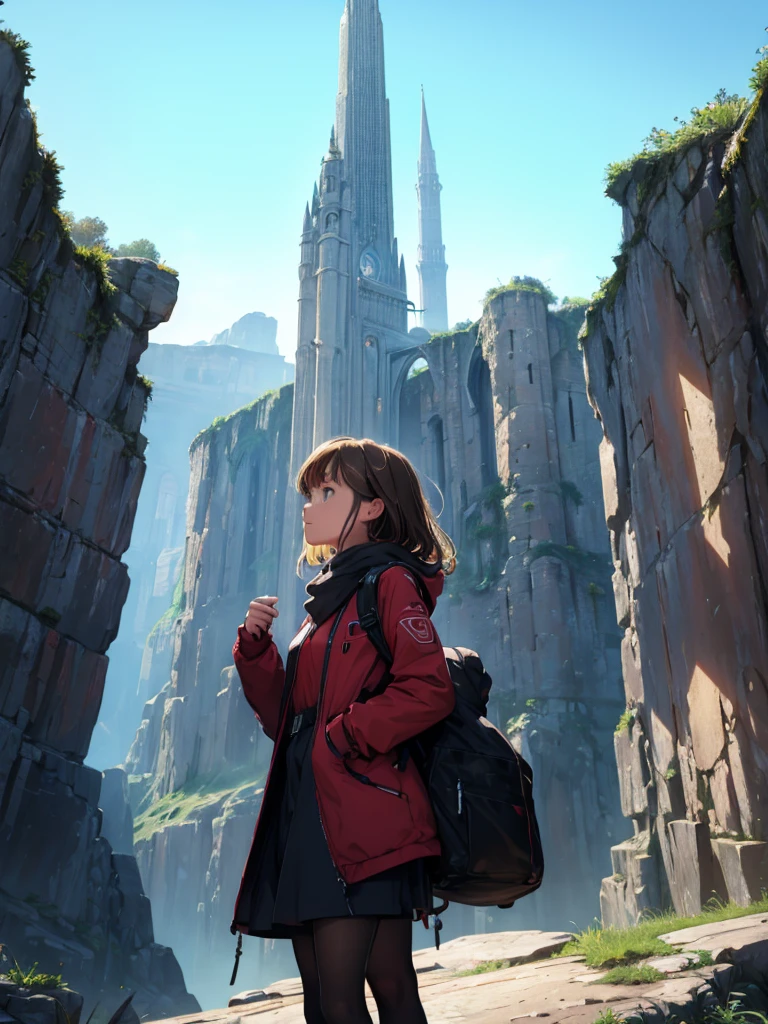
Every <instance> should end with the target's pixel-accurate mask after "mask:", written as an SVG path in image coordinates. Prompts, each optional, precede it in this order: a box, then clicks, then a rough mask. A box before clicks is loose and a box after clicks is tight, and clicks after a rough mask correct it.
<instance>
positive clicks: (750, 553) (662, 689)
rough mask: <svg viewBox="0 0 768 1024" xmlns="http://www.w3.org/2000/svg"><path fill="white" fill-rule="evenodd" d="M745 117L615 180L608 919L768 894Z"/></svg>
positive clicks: (596, 336)
mask: <svg viewBox="0 0 768 1024" xmlns="http://www.w3.org/2000/svg"><path fill="white" fill-rule="evenodd" d="M765 77H766V75H765V74H763V80H765ZM756 84H758V85H759V82H757V83H756ZM734 107H735V109H734V110H733V111H732V112H733V114H734V118H733V120H735V121H737V126H736V130H735V131H734V127H733V124H731V125H728V124H727V121H726V117H727V115H728V109H726V108H725V107H721V108H720V109H717V108H714V107H713V108H712V109H714V111H715V113H714V114H712V116H711V118H710V123H709V125H708V126H707V125H704V129H706V130H702V131H701V132H699V133H698V137H696V136H695V134H694V133H693V132H692V131H691V129H690V128H688V129H687V130H686V132H683V133H680V134H679V135H678V136H677V137H676V140H673V142H672V143H671V144H666V145H663V146H662V147H660V148H659V150H658V151H656V152H652V153H650V154H649V153H646V154H645V155H644V156H643V157H642V158H641V159H638V160H637V161H635V162H634V163H633V162H628V164H627V165H626V166H625V167H624V169H623V170H621V173H619V174H618V175H615V176H614V180H613V183H612V185H611V188H610V192H609V194H610V195H611V196H612V197H613V198H614V199H615V200H616V201H617V202H619V203H620V204H621V206H622V209H623V215H624V240H625V241H624V245H623V247H622V252H621V255H620V256H619V257H618V258H617V267H618V269H617V273H616V275H615V276H614V277H613V278H612V279H611V281H609V282H607V284H606V286H605V289H604V295H603V297H602V299H601V301H600V302H599V303H597V304H596V305H595V306H594V307H593V308H592V310H591V311H590V313H589V316H588V321H587V323H588V327H587V331H586V337H585V338H584V354H585V358H586V365H587V368H588V387H589V394H590V398H591V401H592V403H593V405H594V408H595V410H596V412H597V413H598V415H599V417H600V421H601V423H602V428H603V433H604V437H603V441H602V443H601V466H602V475H603V487H604V494H605V506H606V517H607V523H608V527H609V531H610V537H611V547H612V552H613V560H614V566H615V573H614V577H613V587H614V592H615V596H616V608H617V614H618V619H619V622H620V624H621V626H622V627H624V630H625V635H624V640H623V644H622V658H623V668H624V684H625V690H626V698H627V711H626V713H625V715H624V716H623V719H622V721H621V723H620V726H619V728H618V730H617V733H616V737H615V749H616V756H617V760H618V765H619V776H620V782H621V790H622V806H623V811H624V814H625V815H626V816H627V817H629V818H631V819H632V824H633V835H632V837H631V838H630V839H628V840H627V841H626V842H624V843H621V844H619V845H617V846H615V847H614V848H613V851H612V856H613V868H614V874H613V876H612V877H611V878H607V879H606V880H605V881H604V882H603V888H602V895H601V901H602V910H603V918H604V921H605V922H606V923H613V924H623V923H624V922H626V921H627V920H634V919H635V918H636V917H637V915H638V913H639V912H641V911H642V910H644V909H646V908H648V907H659V906H663V905H665V904H667V903H668V902H669V901H670V900H671V902H672V903H673V904H674V907H675V909H676V910H678V911H679V912H680V913H693V912H694V911H696V910H698V908H699V907H700V906H701V904H702V902H704V901H706V900H707V899H708V898H709V897H710V896H711V895H712V894H713V893H716V894H718V895H719V896H721V897H722V898H731V899H733V900H736V901H738V902H746V901H748V900H749V898H750V897H753V898H754V897H756V896H758V895H759V893H760V889H761V888H765V887H766V885H768V842H767V841H766V840H768V833H767V832H766V828H767V825H766V812H765V802H766V794H768V619H767V616H768V590H767V586H768V525H767V524H766V518H765V516H766V509H768V479H766V453H767V452H768V396H767V394H766V370H768V349H767V348H766V328H767V327H768V302H767V300H768V163H767V162H766V153H767V152H768V97H767V96H765V95H764V94H761V95H759V96H758V98H757V99H756V100H755V101H754V103H753V104H752V105H751V106H750V107H749V108H748V109H747V110H745V111H743V108H742V106H739V105H734V104H733V103H731V108H734ZM715 115H718V116H719V118H720V122H721V124H722V127H720V128H718V127H717V124H716V123H715V121H714V119H715ZM706 116H707V117H709V115H706ZM699 122H701V119H699Z"/></svg>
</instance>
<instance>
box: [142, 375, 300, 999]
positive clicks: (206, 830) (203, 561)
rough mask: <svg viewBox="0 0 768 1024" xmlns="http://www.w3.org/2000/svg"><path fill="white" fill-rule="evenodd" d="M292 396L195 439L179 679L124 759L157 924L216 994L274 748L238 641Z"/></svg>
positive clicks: (277, 502) (256, 577)
mask: <svg viewBox="0 0 768 1024" xmlns="http://www.w3.org/2000/svg"><path fill="white" fill-rule="evenodd" d="M292 400H293V388H292V386H291V385H287V386H286V387H284V388H283V389H282V390H281V391H280V392H278V393H276V394H273V395H270V396H267V397H265V398H264V399H262V400H260V401H258V402H256V403H254V404H253V405H252V406H250V407H248V408H246V409H243V410H241V411H239V412H237V413H235V414H233V415H232V416H230V417H228V418H227V419H226V420H224V421H223V422H222V423H219V424H217V425H216V426H214V427H212V428H210V429H208V430H206V431H204V432H203V433H202V434H201V435H200V436H199V437H198V438H196V439H195V441H194V442H193V444H192V447H191V449H190V458H191V467H192V469H191V485H190V502H189V507H188V518H187V543H186V555H185V562H184V570H183V576H182V580H183V582H182V586H181V596H180V600H179V604H178V607H177V608H176V609H175V615H176V617H175V620H174V625H173V626H172V627H171V632H172V643H173V655H172V669H171V674H170V679H168V680H167V682H166V684H165V686H164V687H163V689H162V690H161V691H160V693H159V694H157V695H156V696H155V697H153V698H152V699H150V700H149V701H148V702H147V704H146V707H145V711H144V717H143V720H142V723H141V726H140V728H139V731H138V733H137V735H136V739H135V741H134V744H133V746H132V747H131V750H130V753H129V755H128V758H127V760H126V765H125V767H126V770H127V772H128V773H129V790H130V794H131V795H130V799H131V804H132V806H133V809H134V812H135V814H136V822H135V840H136V846H135V849H136V857H137V860H138V862H139V866H140V869H141V875H142V878H143V880H144V884H145V887H146V891H147V894H148V896H149V897H150V899H151V900H152V901H153V907H154V908H155V914H156V919H157V921H158V935H159V937H160V938H161V939H162V940H163V941H170V940H173V942H174V943H175V944H176V952H177V955H178V956H179V958H180V961H181V963H182V964H183V965H184V967H185V969H187V970H188V971H192V972H193V973H194V977H195V978H196V979H198V983H199V985H200V988H201V990H203V989H204V991H205V993H206V1001H207V1002H209V1003H211V1005H214V1004H215V1005H223V1004H222V1003H221V1000H222V999H224V1000H226V999H227V998H228V997H229V995H231V992H230V991H229V989H228V986H227V982H228V980H229V972H230V970H231V966H232V952H233V949H234V940H232V939H231V935H230V933H229V925H230V922H231V920H232V910H233V908H234V902H235V897H236V895H237V889H238V886H239V884H240V876H241V872H242V869H243V866H244V864H245V859H246V856H247V853H248V849H249V845H250V840H251V837H252V834H253V828H254V825H255V822H256V817H257V814H258V809H259V806H260V803H261V793H262V788H263V784H264V776H265V774H266V769H267V767H268V764H269V757H270V755H271V747H272V744H271V743H270V742H269V741H268V740H267V739H266V737H265V736H264V735H263V733H262V732H261V729H260V727H259V726H258V724H257V722H256V721H255V718H254V715H253V712H252V711H251V709H250V708H249V706H248V704H247V703H246V701H245V698H244V696H243V693H242V687H241V685H240V680H239V678H238V676H237V673H236V672H235V670H234V668H233V667H232V645H233V643H234V641H235V639H236V635H237V626H238V624H239V623H241V622H242V621H243V619H244V618H245V613H246V611H247V609H248V604H249V602H250V601H251V600H252V599H253V598H254V597H255V596H256V595H257V594H260V593H274V591H275V586H276V581H277V567H278V564H279V558H280V547H281V535H282V519H281V518H280V516H279V514H278V513H277V509H278V508H281V507H282V505H283V502H284V498H285V491H286V488H287V486H288V464H289V456H290V444H291V439H290V427H291V404H292ZM160 922H162V924H161V923H160ZM230 940H231V941H230ZM253 945H254V947H255V946H256V945H257V944H256V943H254V944H253ZM283 945H288V944H283ZM258 947H259V948H258V951H257V950H255V949H254V952H257V953H258V955H262V954H263V952H264V951H263V943H258ZM281 952H282V953H285V954H286V957H288V959H282V960H277V959H275V964H274V969H273V977H277V976H279V975H280V973H281V972H283V971H285V970H286V968H289V973H290V970H294V969H295V965H294V966H291V965H290V950H281ZM251 969H252V968H251Z"/></svg>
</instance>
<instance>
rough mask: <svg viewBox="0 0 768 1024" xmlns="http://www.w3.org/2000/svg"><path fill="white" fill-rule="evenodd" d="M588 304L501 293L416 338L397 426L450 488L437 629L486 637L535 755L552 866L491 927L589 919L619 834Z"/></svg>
mask: <svg viewBox="0 0 768 1024" xmlns="http://www.w3.org/2000/svg"><path fill="white" fill-rule="evenodd" d="M582 317H583V309H582V310H578V309H570V310H568V309H566V310H565V311H564V312H563V313H562V314H554V313H551V312H548V310H547V302H546V297H545V296H544V295H543V294H541V293H540V292H538V291H535V290H526V289H525V288H514V287H510V288H509V289H504V290H500V292H499V294H496V295H493V293H491V297H490V298H489V301H488V302H487V304H486V307H485V311H484V315H483V318H482V320H481V321H480V323H479V324H478V325H477V326H476V327H474V328H473V329H471V330H469V331H465V332H460V333H457V334H448V335H443V336H437V337H435V338H433V339H432V340H431V341H430V342H428V343H427V344H424V345H423V346H422V348H421V350H420V354H421V355H422V356H423V358H424V359H425V360H426V362H427V368H424V369H423V370H422V371H421V372H418V373H416V374H415V375H414V376H412V377H410V378H408V379H407V380H406V382H405V384H404V386H403V389H402V392H401V396H400V409H399V412H400V422H399V431H400V434H399V443H400V445H401V446H402V449H403V451H405V452H406V454H408V455H409V457H411V458H412V459H413V461H414V464H415V465H416V466H417V467H418V468H419V470H420V471H421V472H422V478H423V479H424V480H425V481H428V482H429V481H432V482H433V483H431V484H428V486H431V487H433V489H434V484H437V486H438V487H439V488H440V490H441V491H442V492H443V495H444V499H445V509H444V512H443V516H442V518H441V522H442V523H443V524H444V525H445V526H446V529H447V530H448V532H449V533H450V534H451V536H452V537H453V539H454V542H455V543H456V545H457V547H458V551H459V562H458V567H457V570H456V572H455V574H454V575H453V576H451V577H449V578H448V581H447V585H446V593H445V596H444V597H442V598H441V599H440V601H439V602H438V607H437V611H436V614H435V623H436V626H437V629H438V631H439V633H440V636H441V639H442V640H443V643H445V644H451V643H459V644H462V645H464V646H468V647H473V648H475V649H476V650H478V651H479V652H480V653H481V655H482V657H483V661H484V663H485V664H486V666H487V668H488V670H489V672H490V673H491V675H492V677H493V680H494V684H493V690H492V691H491V694H492V696H491V714H492V717H493V718H494V720H495V722H496V724H497V725H499V727H500V728H502V729H503V730H508V731H509V733H510V734H511V735H512V736H513V737H514V741H515V743H516V744H517V745H518V747H519V748H520V749H521V750H522V752H523V753H524V755H525V757H526V758H527V759H528V760H529V761H530V763H531V765H532V767H533V769H534V779H535V791H536V795H537V800H538V804H537V812H538V817H539V822H540V825H541V828H542V840H543V842H544V847H545V852H546V856H547V864H548V874H547V884H546V886H544V887H543V889H542V891H541V892H540V893H537V894H535V895H534V896H532V897H530V898H528V899H526V900H524V901H522V902H521V903H520V904H519V906H516V907H515V908H514V909H513V910H512V911H509V912H507V913H502V912H501V911H498V910H492V911H490V912H489V914H488V918H490V920H488V919H487V918H486V913H485V911H481V912H480V913H479V914H478V915H477V921H476V922H474V924H475V926H476V927H478V928H480V929H483V930H484V929H485V928H494V929H498V928H510V927H542V928H548V927H557V926H558V925H559V924H562V920H563V918H564V917H566V916H567V920H569V921H577V922H580V923H582V924H583V925H584V926H586V925H587V924H589V922H590V921H591V920H592V919H593V918H594V916H595V914H596V913H597V911H598V903H597V888H598V879H599V877H600V874H601V872H602V871H605V870H607V869H608V867H609V859H608V854H607V847H608V846H609V844H610V843H611V842H612V841H614V840H615V838H616V837H617V836H618V835H619V834H620V832H619V830H620V827H621V812H620V805H619V796H618V785H617V781H616V776H615V769H614V766H613V763H612V758H611V756H610V750H611V746H612V737H613V730H614V726H615V724H616V720H617V719H618V717H619V715H620V714H621V711H622V708H623V700H622V694H621V662H620V651H619V646H620V633H619V631H618V630H617V628H616V624H615V621H614V619H613V614H612V610H611V600H610V596H609V595H610V594H611V556H610V550H609V547H608V542H607V537H606V533H605V525H604V521H603V513H602V494H601V484H600V461H599V443H600V435H601V432H600V427H599V425H598V423H597V422H596V420H595V417H594V413H593V411H592V409H591V408H590V406H589V403H588V401H587V396H586V385H585V381H584V368H583V360H582V357H581V353H580V352H579V349H578V346H577V338H576V336H577V333H578V326H579V324H580V322H581V318H582ZM430 498H431V499H432V501H433V504H434V506H435V507H436V508H440V506H441V504H442V501H441V498H440V496H439V495H438V494H437V492H436V491H435V490H433V493H431V494H430ZM460 913H461V911H459V910H458V909H457V908H452V909H451V912H450V914H447V915H446V923H448V922H449V921H452V919H453V918H454V917H457V916H458V915H459V914H460ZM468 925H469V923H468V922H467V921H466V920H465V921H464V926H465V927H468ZM468 930H474V928H473V927H468Z"/></svg>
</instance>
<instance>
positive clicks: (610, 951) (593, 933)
mask: <svg viewBox="0 0 768 1024" xmlns="http://www.w3.org/2000/svg"><path fill="white" fill-rule="evenodd" d="M762 913H768V894H766V895H765V896H763V898H762V899H760V900H758V901H757V902H755V903H752V904H750V905H749V906H747V907H741V906H739V905H738V904H736V903H723V902H722V901H720V900H712V901H711V902H710V903H709V905H708V906H707V908H706V909H705V910H704V911H703V912H702V913H701V914H697V915H696V916H695V917H677V915H676V914H674V913H673V912H672V911H665V912H664V913H660V914H655V915H654V916H652V917H647V918H645V919H644V920H642V921H640V922H639V923H638V924H636V925H635V926H634V928H598V927H594V928H587V929H586V931H583V932H579V933H578V934H577V935H576V936H575V937H574V939H573V941H572V942H569V943H567V945H565V946H564V947H563V949H562V950H561V951H560V952H559V953H556V954H555V956H583V957H584V959H585V960H586V963H587V966H588V967H617V966H620V965H622V964H630V963H634V962H636V961H638V960H644V959H645V958H646V957H650V956H670V955H671V954H673V953H675V952H676V950H675V948H674V947H673V946H668V945H667V943H666V942H662V941H661V939H660V938H659V936H660V935H664V934H665V933H666V932H672V931H679V930H680V929H682V928H693V927H695V926H697V925H703V924H704V925H705V924H713V923H715V922H717V921H729V920H733V919H734V918H738V917H747V916H748V915H749V914H762Z"/></svg>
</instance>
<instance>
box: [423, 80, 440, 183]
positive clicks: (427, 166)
mask: <svg viewBox="0 0 768 1024" xmlns="http://www.w3.org/2000/svg"><path fill="white" fill-rule="evenodd" d="M419 174H437V161H436V160H435V151H434V149H433V148H432V139H431V137H430V134H429V121H428V120H427V104H426V100H425V99H424V86H423V85H422V87H421V154H420V157H419Z"/></svg>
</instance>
